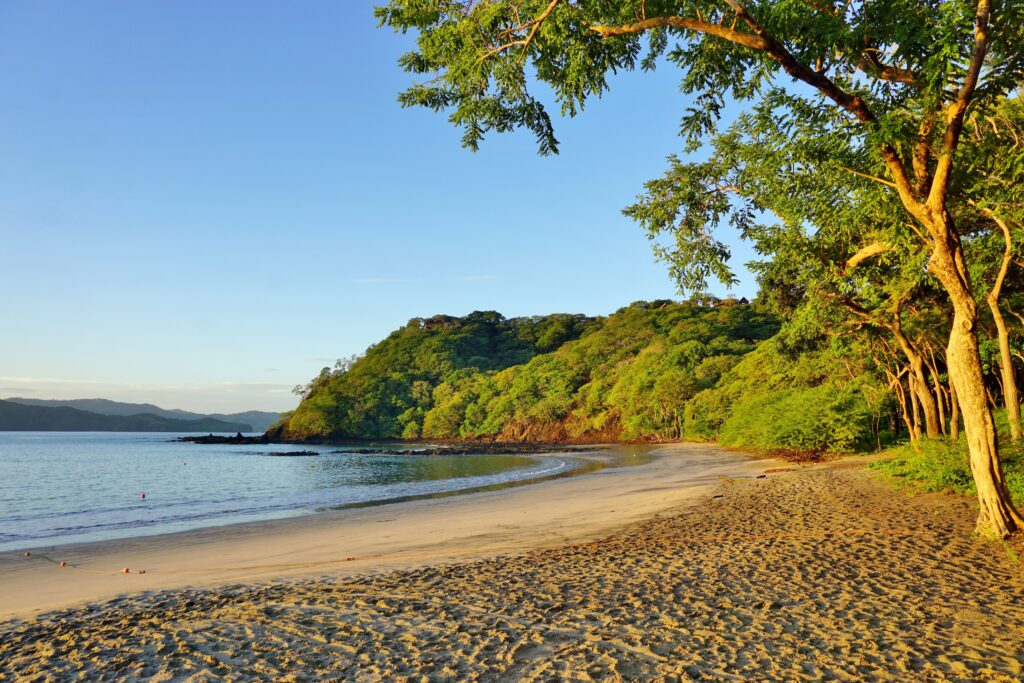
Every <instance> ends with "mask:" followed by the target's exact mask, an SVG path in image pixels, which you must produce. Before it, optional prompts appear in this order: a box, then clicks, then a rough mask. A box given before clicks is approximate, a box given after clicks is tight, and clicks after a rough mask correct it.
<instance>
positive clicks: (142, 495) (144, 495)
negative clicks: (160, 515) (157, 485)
mask: <svg viewBox="0 0 1024 683" xmlns="http://www.w3.org/2000/svg"><path fill="white" fill-rule="evenodd" d="M139 499H140V500H146V492H145V491H143V492H142V493H140V494H139Z"/></svg>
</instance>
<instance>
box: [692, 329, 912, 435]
mask: <svg viewBox="0 0 1024 683" xmlns="http://www.w3.org/2000/svg"><path fill="white" fill-rule="evenodd" d="M891 405H892V401H891V399H890V395H889V393H888V392H887V391H885V388H884V383H883V382H882V381H881V380H880V379H879V378H878V377H877V376H876V375H875V373H874V372H873V371H872V369H871V368H870V366H868V365H867V364H866V363H864V361H863V357H861V358H857V357H855V356H854V355H853V354H852V353H850V352H845V351H839V350H836V349H832V348H825V349H820V350H814V351H807V352H804V353H801V354H787V353H784V352H783V351H782V350H781V349H780V344H779V340H777V339H773V340H772V341H770V342H768V343H765V344H762V345H761V346H760V347H759V348H758V349H757V350H756V351H754V352H753V353H750V354H748V355H747V356H746V357H745V358H744V359H743V360H742V361H741V362H740V363H739V364H737V365H736V367H734V368H733V369H732V370H730V371H729V372H727V373H725V375H723V376H722V378H721V379H720V380H719V382H718V384H717V385H716V386H715V387H714V388H712V389H709V390H707V391H704V392H702V393H700V394H698V395H697V396H695V397H694V399H693V400H692V401H690V402H689V404H687V407H686V422H685V425H686V435H687V437H688V438H691V439H716V440H718V441H719V442H720V443H722V444H724V445H727V446H736V447H744V448H754V449H758V450H766V451H778V450H786V451H796V452H801V453H820V452H849V451H855V450H864V449H870V448H874V447H876V446H877V445H878V444H879V443H880V441H881V440H882V438H883V434H882V433H881V432H882V431H883V429H884V430H885V431H886V432H889V431H890V430H891V425H889V424H882V422H883V418H886V419H888V418H889V412H890V408H891ZM884 436H885V438H889V434H888V433H887V434H886V435H884Z"/></svg>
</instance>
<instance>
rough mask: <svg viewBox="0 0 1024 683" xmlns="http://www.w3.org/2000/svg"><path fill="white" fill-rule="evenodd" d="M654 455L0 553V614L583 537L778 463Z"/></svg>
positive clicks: (745, 457)
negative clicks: (334, 506)
mask: <svg viewBox="0 0 1024 683" xmlns="http://www.w3.org/2000/svg"><path fill="white" fill-rule="evenodd" d="M653 454H654V455H655V457H654V459H653V461H652V462H650V463H647V464H643V465H635V466H631V467H623V468H614V467H611V468H604V469H599V470H597V471H595V472H588V473H583V474H576V475H574V476H566V477H556V478H551V479H548V480H543V479H542V480H539V481H538V480H534V481H531V482H525V483H524V485H520V486H513V487H507V488H502V489H500V490H496V491H482V492H475V493H460V494H458V495H454V496H447V497H443V498H422V499H417V500H412V501H404V502H390V503H385V504H382V505H377V506H372V507H361V508H348V509H344V510H337V511H327V512H317V513H313V514H306V515H301V516H296V517H289V518H285V519H275V520H266V521H257V522H244V523H240V524H231V525H223V526H216V527H205V528H201V529H193V530H188V531H181V532H174V533H168V534H160V535H152V536H137V537H133V538H126V539H119V540H111V541H95V542H89V543H77V544H76V543H72V544H67V545H60V546H56V547H54V546H42V547H40V548H35V549H30V551H31V553H32V554H31V556H29V557H23V556H22V552H21V551H11V552H4V553H0V583H2V584H3V585H4V587H5V590H4V592H3V594H2V596H0V620H8V619H11V618H25V617H29V616H31V615H32V614H35V613H39V612H43V611H48V610H54V609H60V608H65V607H70V606H74V605H79V604H82V603H85V602H94V601H98V600H104V599H110V598H115V597H119V596H126V595H132V594H137V593H141V592H151V591H158V590H168V589H175V588H186V587H188V588H200V587H215V586H223V585H227V584H232V583H239V582H247V583H248V582H253V581H265V580H273V579H286V578H287V579H291V578H305V577H313V576H323V575H325V573H327V574H330V575H331V576H350V575H354V574H367V573H380V572H383V571H390V570H395V569H409V568H414V567H420V566H424V565H428V564H439V563H447V562H453V561H464V560H470V559H479V558H482V557H491V556H494V555H496V554H503V553H509V552H523V551H526V550H530V549H536V548H539V547H545V546H550V545H560V544H562V545H564V544H566V543H573V542H581V541H586V540H591V539H594V538H598V537H602V536H605V535H607V534H609V533H612V532H614V531H615V530H617V529H620V528H622V527H624V526H627V525H629V524H631V523H635V522H638V521H641V520H643V519H648V518H650V517H651V516H653V515H656V514H659V513H661V512H664V511H666V510H668V509H671V508H674V507H678V506H679V505H681V504H683V503H686V502H691V501H695V500H698V499H699V498H700V496H701V495H702V494H704V493H706V492H707V491H708V490H709V489H710V487H712V486H714V485H717V484H718V483H719V477H720V476H728V477H742V476H751V475H754V474H760V473H761V472H762V471H763V470H764V469H765V468H768V467H771V466H772V465H773V464H777V463H779V462H780V461H778V460H776V459H773V458H764V457H759V456H753V455H750V454H740V453H736V452H731V451H727V450H725V449H723V448H720V447H718V446H714V445H708V444H663V445H659V446H655V447H654V449H653ZM59 562H66V563H67V565H68V566H65V567H60V566H59ZM124 568H128V569H129V570H130V573H129V574H123V573H121V570H122V569H124ZM139 572H144V573H139Z"/></svg>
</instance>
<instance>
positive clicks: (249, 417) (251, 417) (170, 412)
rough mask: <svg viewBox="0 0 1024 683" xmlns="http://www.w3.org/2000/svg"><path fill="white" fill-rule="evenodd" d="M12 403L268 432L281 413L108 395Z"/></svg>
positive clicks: (31, 399)
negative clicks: (214, 409)
mask: <svg viewBox="0 0 1024 683" xmlns="http://www.w3.org/2000/svg"><path fill="white" fill-rule="evenodd" d="M5 400H7V401H10V402H12V403H20V404H22V405H25V406H40V407H44V408H61V407H63V408H77V409H78V410H85V411H88V412H90V413H97V414H99V415H122V416H128V415H156V416H157V417H164V418H167V419H170V420H202V419H213V420H222V421H224V422H242V423H245V424H248V425H250V426H252V429H251V430H242V431H256V432H265V431H267V427H269V426H270V425H272V424H274V423H275V422H277V420H278V419H279V418H280V417H281V416H280V415H279V414H278V413H269V412H266V411H263V410H248V411H245V412H242V413H230V414H225V413H209V414H207V413H191V412H189V411H187V410H177V409H166V408H161V407H159V406H155V405H153V404H152V403H122V402H120V401H109V400H107V399H105V398H75V399H70V400H66V401H62V400H54V399H41V398H8V399H5Z"/></svg>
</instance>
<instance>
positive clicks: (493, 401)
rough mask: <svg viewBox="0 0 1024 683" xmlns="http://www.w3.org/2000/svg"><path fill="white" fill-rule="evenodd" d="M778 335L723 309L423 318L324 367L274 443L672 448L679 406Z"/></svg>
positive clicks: (761, 317)
mask: <svg viewBox="0 0 1024 683" xmlns="http://www.w3.org/2000/svg"><path fill="white" fill-rule="evenodd" d="M777 331H778V324H777V321H776V320H775V319H774V318H773V317H772V316H771V315H768V314H766V313H763V312H759V311H758V310H756V309H755V308H754V307H752V306H750V305H747V304H739V303H731V302H729V305H721V306H719V307H714V308H711V307H701V306H697V305H694V304H691V303H675V302H671V301H654V302H637V303H634V304H632V305H630V306H628V307H626V308H623V309H620V310H619V311H616V312H615V313H614V314H613V315H611V316H608V317H607V318H587V317H584V316H580V315H575V316H574V315H552V316H544V317H536V318H512V319H505V318H503V317H502V316H501V315H499V314H497V313H494V312H486V313H481V312H477V313H473V314H471V315H468V316H466V317H464V318H454V317H449V316H435V317H434V318H427V319H419V318H417V319H413V320H411V321H410V322H409V323H408V324H407V325H406V326H405V327H403V328H402V329H399V330H396V331H395V332H393V333H392V334H391V335H389V336H388V337H387V338H386V339H384V340H383V341H381V342H380V343H378V344H376V345H374V346H372V347H371V348H370V349H368V350H367V352H366V354H365V355H364V356H363V357H361V358H359V359H358V360H355V361H354V362H351V363H341V364H340V365H339V366H338V367H337V368H336V369H335V370H331V369H328V368H325V369H324V371H323V372H322V373H321V374H320V376H319V377H317V378H316V379H314V380H313V382H311V383H310V384H309V385H308V386H307V387H305V389H304V391H303V394H304V396H303V400H302V402H301V404H300V405H299V407H298V408H297V409H296V410H295V411H294V413H292V414H291V415H290V416H287V417H286V418H285V419H284V420H283V421H282V423H281V424H280V425H278V426H277V427H275V428H273V429H272V430H271V436H272V437H274V438H306V437H330V438H339V439H342V438H363V439H369V438H372V439H378V438H410V439H414V438H429V439H458V438H462V439H498V440H536V441H556V440H581V441H583V440H617V439H674V438H680V437H682V436H683V432H684V427H683V421H684V409H685V407H686V404H687V402H688V401H690V400H691V399H692V398H693V397H694V396H696V395H697V394H698V393H700V392H702V391H704V390H708V389H711V388H713V387H715V386H716V385H717V383H718V381H719V379H720V378H721V377H722V376H723V375H724V374H725V373H727V372H729V371H730V370H731V369H732V368H733V367H734V366H735V365H736V364H737V363H738V362H739V361H740V360H741V359H742V358H743V357H744V355H746V354H748V353H750V352H751V351H753V350H754V349H755V347H756V346H757V345H758V343H759V342H762V341H763V340H766V339H768V338H769V337H771V336H772V335H774V334H775V333H776V332H777Z"/></svg>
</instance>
